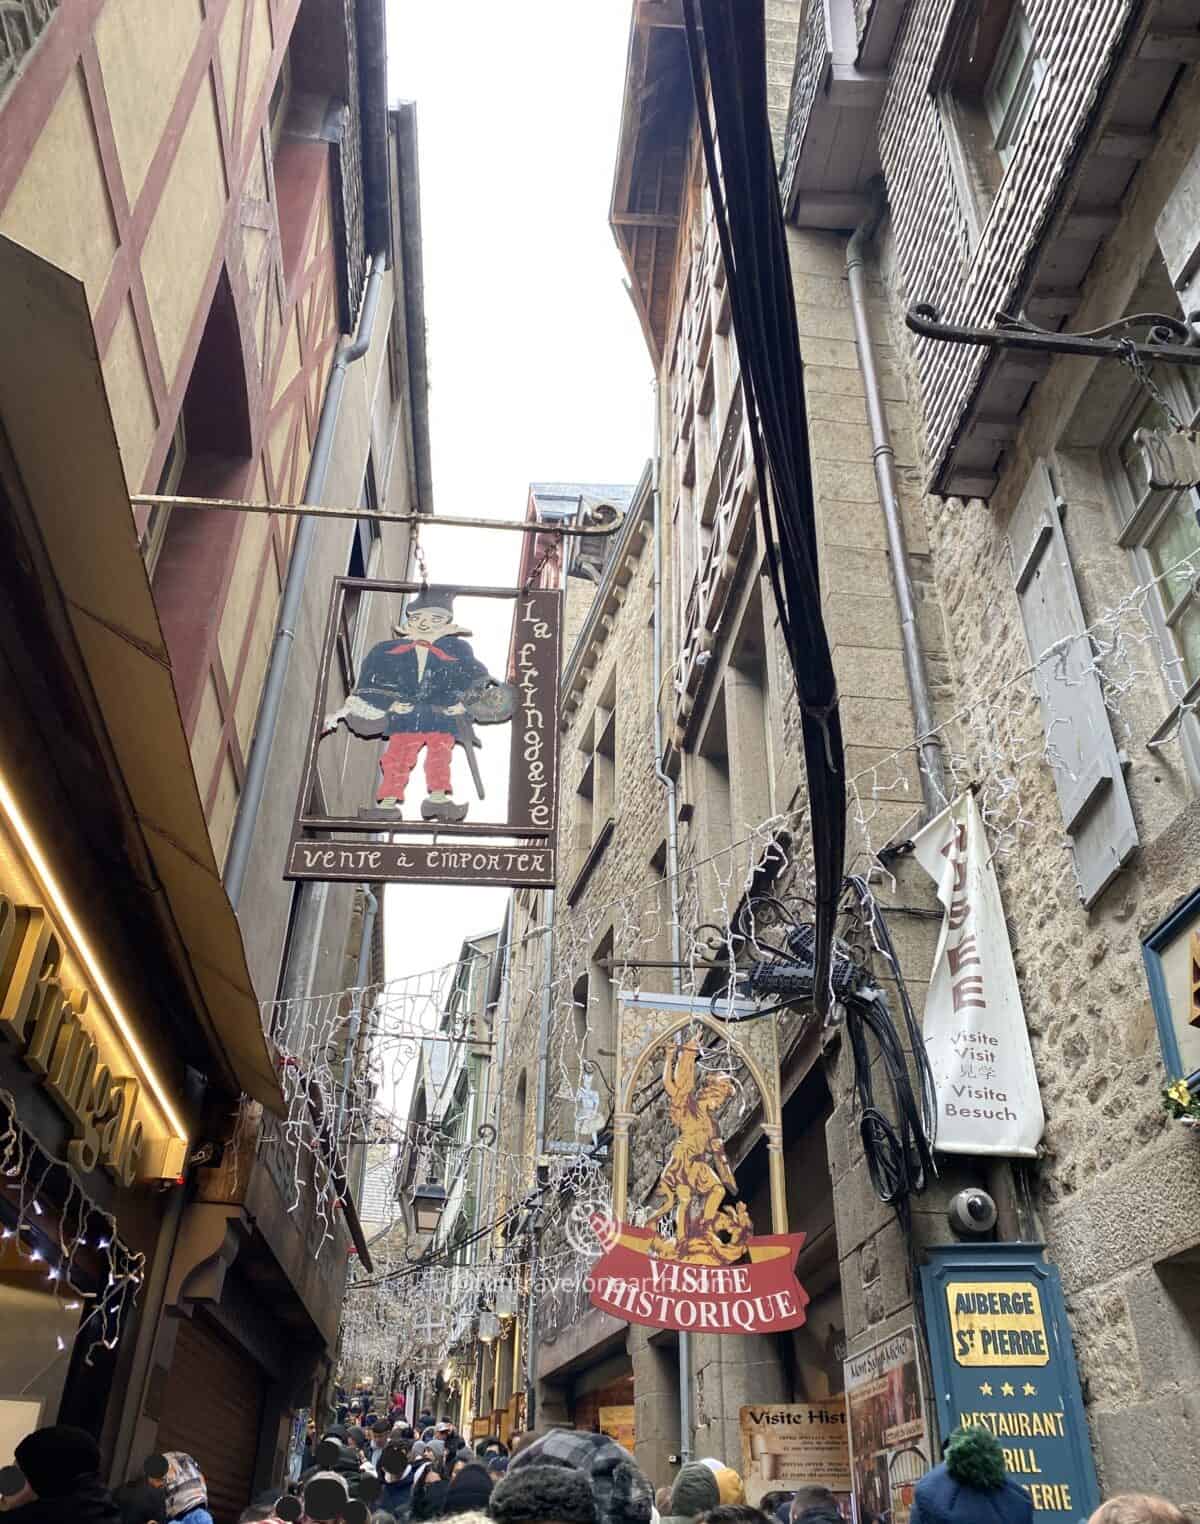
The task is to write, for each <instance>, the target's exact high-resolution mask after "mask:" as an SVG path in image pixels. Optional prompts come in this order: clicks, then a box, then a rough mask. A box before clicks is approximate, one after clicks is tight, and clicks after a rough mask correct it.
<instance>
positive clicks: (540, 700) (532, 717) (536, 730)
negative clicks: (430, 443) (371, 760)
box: [283, 577, 562, 888]
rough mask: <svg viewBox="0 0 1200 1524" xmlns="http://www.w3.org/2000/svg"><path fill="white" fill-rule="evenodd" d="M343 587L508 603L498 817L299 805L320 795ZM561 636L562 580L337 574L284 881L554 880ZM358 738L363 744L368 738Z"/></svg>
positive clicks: (549, 883)
mask: <svg viewBox="0 0 1200 1524" xmlns="http://www.w3.org/2000/svg"><path fill="white" fill-rule="evenodd" d="M348 592H357V593H359V594H360V595H366V594H373V593H381V594H385V595H390V596H398V597H404V596H405V595H409V596H413V595H418V594H420V595H428V594H436V593H445V594H449V595H451V596H453V597H455V598H494V599H503V600H508V601H511V602H512V603H513V606H514V610H513V612H514V623H513V636H512V640H511V651H510V654H509V663H510V665H509V670H508V672H507V673H506V674H505V675H506V677H507V680H508V682H509V683H510V684H511V685H512V686H513V688H514V689H515V694H514V707H513V714H512V718H511V720H510V721H506V722H505V723H507V724H509V725H510V726H511V732H510V740H509V756H510V764H509V785H508V801H507V807H506V810H505V818H504V819H503V820H500V821H495V820H491V821H469V820H461V821H449V820H405V819H403V818H401V817H400V816H399V815H398V814H396V813H395V811H392V810H387V809H383V808H378V807H376V808H368V807H363V808H360V809H359V810H358V812H357V813H356V814H354V815H330V814H311V813H309V812H308V811H306V809H305V808H304V804H305V801H306V800H308V799H311V798H312V797H313V793H314V788H313V785H314V783H315V781H316V778H317V757H318V752H319V748H320V744H321V740H322V738H323V731H324V717H325V714H326V712H327V703H328V688H329V679H330V674H331V671H332V667H333V659H334V653H335V651H336V647H337V633H338V628H339V623H340V619H341V611H342V607H343V604H344V601H345V597H346V594H347V593H348ZM561 639H562V594H561V592H560V591H559V590H558V589H551V588H517V587H467V586H460V585H458V584H454V583H445V582H441V583H421V582H393V581H381V580H376V579H373V578H369V577H335V578H334V579H333V585H332V588H331V591H330V599H329V612H328V615H327V618H326V624H325V638H324V641H323V643H322V648H321V658H320V663H319V666H318V669H317V682H316V691H315V694H314V699H313V708H312V716H311V719H310V722H309V734H308V744H307V747H306V750H305V756H304V765H303V768H302V770H301V776H300V786H299V790H298V793H297V797H296V809H295V812H294V815H293V825H292V833H291V840H290V843H289V847H288V856H287V863H286V865H285V868H284V874H283V876H284V878H285V879H315V880H320V881H324V882H337V881H345V882H351V883H364V882H365V883H444V884H468V885H474V884H494V885H500V886H511V887H521V886H532V887H544V888H549V887H553V885H554V883H555V879H556V857H557V844H556V835H557V830H558V683H559V668H560V662H561ZM362 744H368V743H367V742H366V741H365V740H363V743H362ZM347 838H348V839H347ZM363 838H370V839H368V840H363Z"/></svg>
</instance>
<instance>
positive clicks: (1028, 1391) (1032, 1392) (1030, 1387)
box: [1022, 1381, 1037, 1397]
mask: <svg viewBox="0 0 1200 1524" xmlns="http://www.w3.org/2000/svg"><path fill="white" fill-rule="evenodd" d="M1022 1390H1023V1391H1024V1393H1025V1395H1026V1397H1036V1396H1037V1387H1036V1386H1034V1384H1033V1382H1032V1381H1027V1382H1026V1383H1025V1385H1024V1387H1023V1388H1022Z"/></svg>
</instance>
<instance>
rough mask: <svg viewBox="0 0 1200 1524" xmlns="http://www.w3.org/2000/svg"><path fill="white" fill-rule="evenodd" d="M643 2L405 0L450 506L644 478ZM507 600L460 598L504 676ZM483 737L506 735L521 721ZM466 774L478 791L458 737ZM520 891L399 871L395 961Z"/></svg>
mask: <svg viewBox="0 0 1200 1524" xmlns="http://www.w3.org/2000/svg"><path fill="white" fill-rule="evenodd" d="M630 4H631V0H512V3H509V4H507V5H498V4H496V3H495V0H458V3H456V4H453V5H452V4H449V3H447V0H390V3H389V35H388V59H389V71H390V91H391V95H392V98H393V99H409V100H415V101H416V103H417V136H418V143H419V149H420V168H421V219H422V225H423V236H424V266H425V313H426V323H427V328H428V343H429V360H430V415H431V427H432V435H433V483H434V489H433V490H434V511H435V513H444V514H467V515H477V516H480V517H485V518H492V517H494V518H520V517H522V516H523V514H524V510H525V503H526V497H527V493H528V484H529V483H530V482H531V481H579V482H630V483H632V482H635V481H637V479H638V477H639V476H640V475H641V472H642V468H643V466H644V464H645V461H646V457H647V455H648V454H649V452H650V448H651V428H652V407H651V390H650V387H651V370H650V362H649V358H648V356H647V354H646V349H645V345H644V343H643V340H642V336H641V330H640V328H639V326H638V322H637V318H636V316H635V315H634V311H633V307H632V304H631V303H630V301H629V297H628V295H627V293H626V291H625V285H624V269H623V266H622V264H621V261H620V258H619V256H618V254H617V251H616V245H615V244H614V242H613V238H612V234H611V232H610V230H609V227H608V221H607V218H608V204H609V196H610V192H611V187H612V174H613V165H614V160H615V155H616V145H617V130H618V125H619V116H620V107H621V91H622V83H623V79H624V69H625V49H626V44H627V40H628V32H629V15H630ZM422 543H423V545H424V547H425V553H426V557H427V560H428V565H429V576H430V580H431V581H435V582H464V583H468V584H469V583H471V582H472V581H474V582H475V583H476V584H490V585H493V586H496V585H502V584H508V583H510V582H511V581H512V580H513V578H514V576H515V569H516V560H517V555H518V548H519V543H520V536H518V535H515V534H511V533H499V534H489V533H487V532H486V531H475V530H462V529H459V530H450V529H444V530H441V531H436V530H432V529H431V530H428V531H424V532H423V534H422ZM501 607H502V608H503V610H504V614H503V618H502V619H501V620H495V619H493V620H492V621H491V622H489V621H488V620H487V618H486V610H485V609H484V608H483V607H482V606H481V605H480V604H479V602H478V601H473V602H472V603H470V604H464V605H463V607H462V609H461V614H462V615H463V616H467V615H469V618H467V617H463V619H462V622H463V623H470V625H471V628H472V629H473V630H474V632H475V636H476V639H475V640H474V642H473V644H474V646H475V650H476V654H477V655H478V656H480V657H481V659H483V660H485V661H487V663H488V666H489V668H490V670H491V671H492V672H493V673H496V674H498V675H502V674H503V666H504V661H505V656H506V653H507V646H508V628H507V621H508V618H509V616H510V613H511V606H510V605H502V606H501ZM484 741H485V746H488V745H491V746H494V745H496V742H497V741H499V745H500V748H501V749H502V750H506V749H507V744H508V737H507V728H506V727H505V728H503V729H499V728H498V731H497V732H493V733H492V735H491V736H489V735H488V734H487V733H485V735H484ZM485 771H486V769H485ZM454 777H455V797H456V798H457V799H459V800H462V799H466V798H472V797H473V795H472V792H471V789H470V783H469V775H468V773H467V770H466V767H465V765H464V762H463V758H462V754H461V751H456V754H455V763H454ZM419 782H420V779H419V778H414V780H413V783H414V786H411V787H410V789H409V801H410V806H411V804H412V803H414V802H415V801H416V800H418V799H419V798H420V793H419V791H418V788H417V787H416V786H415V785H416V784H418V783H419ZM490 802H491V801H490V800H489V803H490ZM479 808H480V807H479V806H478V805H477V806H476V809H475V810H473V811H472V815H471V816H469V817H468V818H481V817H480V816H479V813H478V812H479ZM506 897H507V891H506V890H502V889H455V888H449V887H445V886H420V887H415V888H411V889H410V888H398V887H392V888H389V889H388V891H387V895H386V898H385V910H384V924H385V928H386V946H387V971H388V976H389V978H396V977H398V976H402V975H403V974H405V973H408V972H415V971H418V970H424V969H430V968H434V967H437V966H439V965H441V964H444V963H450V962H452V961H453V960H454V959H455V958H456V957H457V955H458V950H459V946H460V944H461V942H462V939H463V937H464V936H470V935H475V934H478V933H481V932H485V931H488V930H491V929H494V928H495V927H497V926H498V925H499V923H500V919H501V916H502V915H503V911H504V903H505V899H506Z"/></svg>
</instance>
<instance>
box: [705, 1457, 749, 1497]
mask: <svg viewBox="0 0 1200 1524" xmlns="http://www.w3.org/2000/svg"><path fill="white" fill-rule="evenodd" d="M713 1476H715V1477H716V1479H717V1491H718V1492H719V1493H720V1494H721V1502H722V1503H723V1504H727V1505H728V1504H740V1503H744V1502H745V1501H746V1488H745V1485H744V1484H743V1482H742V1479H741V1477H740V1476H739V1475H738V1474H737V1472H736V1471H735V1470H734V1469H733V1467H732V1466H718V1467H717V1469H716V1470H715V1471H714V1472H713Z"/></svg>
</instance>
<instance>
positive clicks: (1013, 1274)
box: [921, 1243, 1100, 1524]
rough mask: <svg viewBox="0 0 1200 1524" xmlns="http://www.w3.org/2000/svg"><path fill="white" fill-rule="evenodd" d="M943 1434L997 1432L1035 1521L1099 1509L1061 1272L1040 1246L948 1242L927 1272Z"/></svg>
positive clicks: (1069, 1519)
mask: <svg viewBox="0 0 1200 1524" xmlns="http://www.w3.org/2000/svg"><path fill="white" fill-rule="evenodd" d="M921 1281H922V1287H923V1291H924V1297H925V1315H926V1322H927V1325H928V1328H929V1358H930V1361H931V1364H932V1368H933V1383H934V1388H935V1391H936V1393H937V1401H938V1417H939V1419H940V1422H941V1428H942V1432H943V1433H944V1434H948V1433H949V1432H950V1431H951V1429H954V1428H956V1427H958V1426H959V1425H965V1426H967V1427H970V1428H983V1429H989V1430H990V1431H991V1432H992V1433H993V1434H994V1435H995V1436H996V1438H997V1439H998V1440H999V1441H1000V1444H1001V1446H1002V1447H1003V1449H1004V1463H1005V1465H1006V1466H1007V1468H1008V1472H1009V1475H1010V1477H1011V1479H1012V1480H1013V1481H1014V1482H1017V1483H1019V1484H1020V1485H1021V1486H1022V1487H1025V1488H1027V1489H1028V1491H1029V1494H1030V1496H1031V1497H1032V1499H1033V1507H1034V1511H1035V1517H1036V1518H1037V1519H1038V1520H1039V1521H1042V1520H1045V1521H1046V1524H1075V1521H1076V1520H1078V1519H1080V1518H1084V1517H1086V1516H1087V1515H1088V1514H1089V1513H1091V1512H1092V1510H1093V1509H1094V1508H1095V1507H1096V1506H1097V1504H1098V1503H1099V1500H1100V1499H1099V1488H1098V1486H1097V1482H1096V1471H1095V1466H1094V1464H1093V1462H1092V1451H1091V1445H1090V1443H1089V1440H1088V1432H1087V1420H1086V1418H1085V1417H1084V1412H1083V1400H1082V1396H1081V1394H1080V1390H1079V1376H1078V1374H1077V1372H1076V1369H1075V1355H1074V1351H1073V1350H1072V1347H1071V1334H1070V1329H1069V1328H1068V1326H1067V1316H1066V1309H1065V1307H1064V1305H1063V1297H1062V1288H1061V1286H1060V1284H1059V1279H1058V1272H1057V1271H1056V1270H1055V1268H1054V1267H1053V1266H1052V1265H1048V1264H1046V1262H1045V1260H1044V1259H1043V1258H1042V1253H1041V1249H1040V1247H1039V1246H1038V1245H1036V1244H993V1243H989V1244H979V1245H976V1244H947V1245H944V1246H942V1247H940V1248H936V1249H931V1250H930V1251H929V1263H928V1265H926V1266H925V1267H924V1268H923V1269H922V1271H921Z"/></svg>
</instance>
